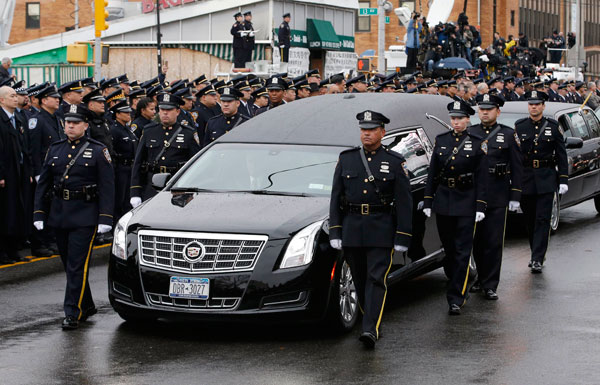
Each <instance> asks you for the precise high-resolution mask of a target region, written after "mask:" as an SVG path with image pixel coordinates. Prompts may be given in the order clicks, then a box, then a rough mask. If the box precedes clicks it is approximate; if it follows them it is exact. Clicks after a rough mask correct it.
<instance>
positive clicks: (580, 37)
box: [575, 0, 585, 73]
mask: <svg viewBox="0 0 600 385" xmlns="http://www.w3.org/2000/svg"><path fill="white" fill-rule="evenodd" d="M575 4H576V7H577V33H576V35H575V38H576V40H575V41H576V44H575V55H576V57H577V59H576V60H577V61H576V62H575V68H576V69H577V70H579V66H580V65H581V63H582V62H583V60H581V53H582V52H583V55H584V57H585V51H583V50H582V48H583V31H584V27H583V26H584V23H583V21H582V20H581V0H575ZM576 73H577V72H576Z"/></svg>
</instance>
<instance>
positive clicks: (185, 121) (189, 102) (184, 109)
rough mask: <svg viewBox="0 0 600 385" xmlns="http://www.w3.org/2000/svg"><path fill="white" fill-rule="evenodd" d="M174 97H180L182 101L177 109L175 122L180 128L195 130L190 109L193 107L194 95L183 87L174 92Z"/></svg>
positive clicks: (194, 120) (194, 122)
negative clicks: (186, 127) (185, 127)
mask: <svg viewBox="0 0 600 385" xmlns="http://www.w3.org/2000/svg"><path fill="white" fill-rule="evenodd" d="M174 95H176V96H178V97H180V98H181V100H182V101H183V104H182V105H181V108H180V109H179V115H178V116H177V122H178V123H179V124H181V125H182V126H188V127H189V128H192V129H194V130H197V129H198V127H197V126H196V119H194V117H193V116H192V113H191V111H192V108H193V107H194V94H192V90H191V89H189V88H187V87H185V88H183V89H181V90H178V91H177V92H175V93H174Z"/></svg>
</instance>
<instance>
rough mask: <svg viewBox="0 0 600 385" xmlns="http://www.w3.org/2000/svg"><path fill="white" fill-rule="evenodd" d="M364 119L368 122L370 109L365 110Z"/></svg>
mask: <svg viewBox="0 0 600 385" xmlns="http://www.w3.org/2000/svg"><path fill="white" fill-rule="evenodd" d="M364 120H365V121H367V122H369V121H370V120H371V111H366V112H365V117H364Z"/></svg>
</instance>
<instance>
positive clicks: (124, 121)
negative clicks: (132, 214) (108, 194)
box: [110, 100, 137, 221]
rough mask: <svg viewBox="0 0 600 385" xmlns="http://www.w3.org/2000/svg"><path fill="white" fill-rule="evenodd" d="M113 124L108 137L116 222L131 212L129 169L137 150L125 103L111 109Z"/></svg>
mask: <svg viewBox="0 0 600 385" xmlns="http://www.w3.org/2000/svg"><path fill="white" fill-rule="evenodd" d="M112 110H113V114H114V116H115V122H114V123H113V125H112V126H111V127H110V135H111V138H112V142H113V145H114V149H115V150H114V151H115V157H114V163H113V164H114V168H115V211H114V215H113V217H114V218H115V220H116V221H118V220H119V218H121V216H122V215H123V214H125V213H126V212H127V211H129V210H131V205H130V203H129V201H130V199H131V197H130V196H129V193H130V188H129V187H130V185H129V184H130V183H131V167H132V166H133V161H134V159H135V153H136V149H137V137H136V136H135V134H134V133H133V132H132V131H131V129H130V127H129V122H130V121H131V107H130V106H129V104H128V103H127V101H125V100H124V101H122V102H119V103H117V104H115V105H114V106H113V107H112Z"/></svg>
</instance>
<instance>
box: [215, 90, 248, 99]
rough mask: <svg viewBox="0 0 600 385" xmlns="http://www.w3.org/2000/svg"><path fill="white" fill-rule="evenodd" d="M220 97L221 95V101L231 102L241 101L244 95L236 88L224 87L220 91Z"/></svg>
mask: <svg viewBox="0 0 600 385" xmlns="http://www.w3.org/2000/svg"><path fill="white" fill-rule="evenodd" d="M219 95H221V100H223V101H231V100H239V98H241V97H242V96H244V94H242V92H241V91H240V90H238V89H237V88H234V87H223V88H221V89H220V90H219Z"/></svg>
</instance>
